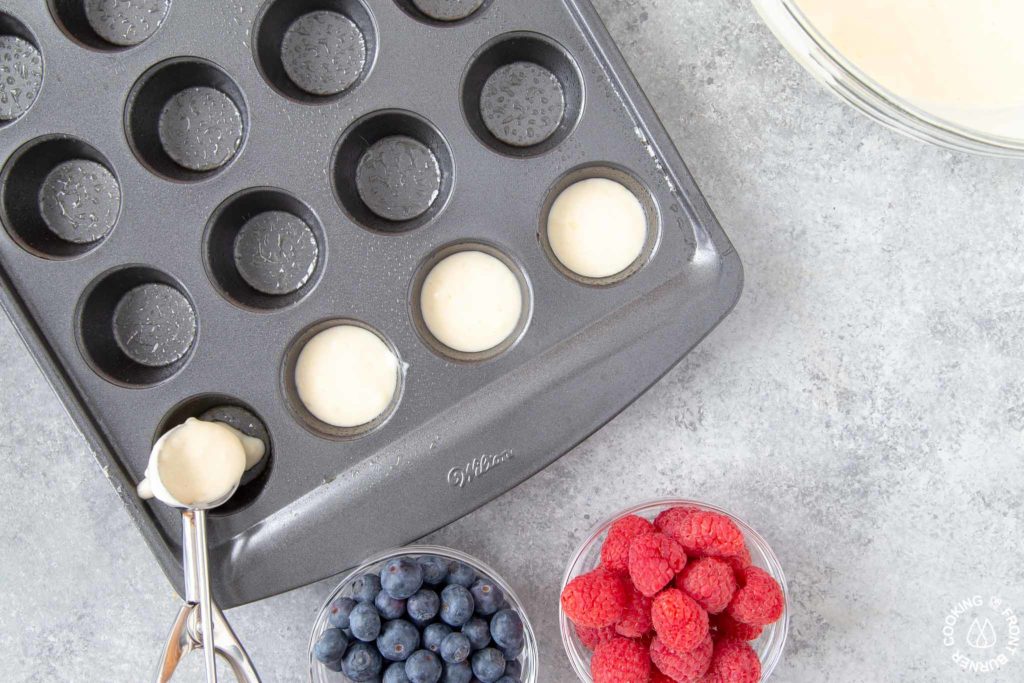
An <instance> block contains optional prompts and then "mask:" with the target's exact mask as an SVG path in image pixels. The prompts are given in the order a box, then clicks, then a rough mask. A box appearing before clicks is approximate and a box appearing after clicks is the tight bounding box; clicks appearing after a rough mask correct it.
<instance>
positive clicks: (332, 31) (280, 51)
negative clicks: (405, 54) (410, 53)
mask: <svg viewBox="0 0 1024 683" xmlns="http://www.w3.org/2000/svg"><path fill="white" fill-rule="evenodd" d="M253 50H254V53H255V57H256V63H257V65H258V66H259V68H260V71H261V72H262V73H263V76H264V78H265V79H266V80H267V81H268V82H269V83H270V85H271V86H273V87H274V88H275V89H276V90H277V91H278V92H280V93H281V94H283V95H285V96H287V97H290V98H292V99H294V100H297V101H300V102H307V103H312V104H315V103H322V102H329V101H332V100H334V99H337V98H338V97H341V96H342V95H344V94H345V93H347V92H349V91H351V90H352V89H353V88H354V87H355V86H356V85H358V84H359V83H361V82H362V81H363V80H364V79H365V78H366V77H367V76H368V75H369V72H370V69H371V68H372V67H373V60H374V57H375V55H376V52H377V34H376V30H375V28H374V23H373V18H372V16H371V14H370V11H369V9H367V7H366V5H364V4H363V3H362V2H361V1H360V0H298V1H295V0H271V1H270V2H268V3H267V4H266V5H265V6H264V7H263V9H262V10H261V12H260V15H259V17H258V18H257V20H256V40H255V42H254V45H253Z"/></svg>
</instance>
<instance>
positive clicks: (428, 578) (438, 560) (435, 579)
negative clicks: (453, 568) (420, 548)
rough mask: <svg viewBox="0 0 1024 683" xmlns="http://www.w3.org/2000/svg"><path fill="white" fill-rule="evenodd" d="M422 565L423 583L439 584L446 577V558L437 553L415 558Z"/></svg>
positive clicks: (429, 584)
mask: <svg viewBox="0 0 1024 683" xmlns="http://www.w3.org/2000/svg"><path fill="white" fill-rule="evenodd" d="M416 561H417V562H419V563H420V566H421V567H423V583H425V584H427V585H428V586H440V585H441V584H442V583H444V580H445V579H447V578H448V560H446V559H444V558H443V557H438V556H437V555H424V556H423V557H420V558H418V559H417V560H416Z"/></svg>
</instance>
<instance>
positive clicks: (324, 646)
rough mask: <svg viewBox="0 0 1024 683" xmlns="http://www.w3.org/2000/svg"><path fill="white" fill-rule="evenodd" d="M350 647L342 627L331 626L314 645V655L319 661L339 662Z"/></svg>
mask: <svg viewBox="0 0 1024 683" xmlns="http://www.w3.org/2000/svg"><path fill="white" fill-rule="evenodd" d="M347 649H348V637H347V636H346V635H345V633H344V632H343V631H342V630H341V629H340V628H329V629H327V630H326V631H324V633H323V635H322V636H320V639H319V640H317V641H316V645H314V646H313V656H314V657H316V659H317V661H318V662H321V663H323V664H326V663H328V662H337V661H338V660H340V659H341V658H342V657H344V656H345V650H347Z"/></svg>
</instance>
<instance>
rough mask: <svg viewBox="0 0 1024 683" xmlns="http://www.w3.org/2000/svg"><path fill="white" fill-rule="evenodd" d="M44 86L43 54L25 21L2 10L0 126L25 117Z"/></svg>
mask: <svg viewBox="0 0 1024 683" xmlns="http://www.w3.org/2000/svg"><path fill="white" fill-rule="evenodd" d="M42 87H43V55H42V53H41V52H40V50H39V44H38V43H37V42H36V39H35V37H34V36H33V35H32V32H31V31H29V30H28V27H27V26H26V25H25V24H23V23H22V22H21V21H19V20H18V19H16V18H15V17H14V16H13V15H11V14H7V13H6V12H0V128H2V127H3V126H6V125H7V124H9V123H11V122H13V121H16V120H18V119H19V118H21V117H22V116H24V114H25V112H27V111H28V110H29V109H30V108H31V107H32V105H33V104H35V102H36V100H37V99H38V98H39V91H40V90H41V89H42Z"/></svg>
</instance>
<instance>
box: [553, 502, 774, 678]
mask: <svg viewBox="0 0 1024 683" xmlns="http://www.w3.org/2000/svg"><path fill="white" fill-rule="evenodd" d="M679 505H686V506H691V507H696V508H700V509H702V510H709V511H711V512H717V513H719V514H722V515H725V516H726V517H728V518H729V519H731V520H732V521H734V522H735V523H736V525H737V526H738V527H739V528H740V530H741V531H742V532H743V535H744V536H746V539H747V547H748V548H750V558H751V561H752V562H753V564H754V565H756V566H758V567H760V568H762V569H764V570H765V571H766V572H768V573H769V574H771V575H772V577H773V578H774V579H775V580H776V581H778V582H779V585H780V586H781V587H782V594H783V596H784V597H785V599H786V608H785V610H784V611H783V613H782V617H781V618H780V619H779V620H778V621H777V622H775V623H774V624H772V625H771V626H768V627H766V628H765V630H764V633H762V634H761V637H760V638H758V639H757V640H755V641H754V642H752V643H751V645H753V646H754V650H756V651H757V654H758V656H759V657H760V658H761V680H762V681H767V680H768V679H769V678H770V677H771V675H772V672H774V671H775V668H776V667H777V666H778V665H779V662H780V661H781V660H782V651H783V649H785V647H786V637H787V635H788V634H789V588H788V587H787V586H786V576H785V574H783V572H782V565H781V564H779V559H778V558H777V557H776V556H775V553H774V552H772V549H771V547H769V545H768V542H767V541H765V540H764V538H763V537H762V536H761V534H759V533H757V532H756V531H754V529H753V528H751V527H750V525H748V524H747V523H746V522H744V521H743V520H742V519H739V518H738V517H736V515H734V514H732V513H730V512H728V511H726V510H723V509H721V508H717V507H715V506H714V505H708V504H707V503H701V502H699V501H694V500H677V499H666V500H654V501H651V502H649V503H641V504H639V505H636V506H634V507H631V508H629V509H626V510H623V511H621V512H619V513H617V514H615V515H614V516H613V517H609V518H608V519H606V520H604V521H602V522H600V523H599V524H598V525H597V526H595V527H594V528H593V529H592V530H591V531H590V532H589V533H588V534H587V536H586V538H584V539H583V542H582V543H581V544H580V547H579V548H577V549H576V552H575V553H573V555H572V558H571V559H570V560H569V568H568V569H567V570H566V572H565V578H564V579H563V580H562V590H565V587H566V586H567V585H568V584H569V582H570V581H572V580H573V579H575V578H576V577H577V576H580V575H582V574H586V573H588V572H590V571H593V570H594V569H596V568H597V566H598V565H599V564H600V563H601V546H602V545H603V544H604V539H605V537H606V536H607V535H608V529H609V528H610V527H611V525H612V524H614V523H615V522H617V521H618V520H619V519H621V518H623V517H626V516H627V515H637V516H639V517H643V518H644V519H649V520H651V521H653V520H654V518H655V517H657V516H658V515H659V514H660V513H661V512H663V511H665V510H667V509H669V508H672V507H676V506H679ZM558 620H559V625H560V627H561V630H562V644H563V645H564V646H565V652H566V654H567V655H568V656H569V662H570V663H571V664H572V668H573V669H574V670H575V671H576V675H577V676H579V679H580V680H581V681H585V682H586V683H593V680H594V679H593V678H591V676H590V655H591V653H590V650H588V649H587V648H586V647H584V646H583V643H582V642H580V639H579V636H577V635H576V627H575V626H573V624H572V622H571V621H569V617H567V616H566V615H565V612H564V611H562V609H561V606H559V609H558Z"/></svg>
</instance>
